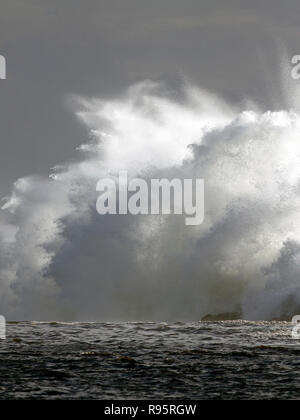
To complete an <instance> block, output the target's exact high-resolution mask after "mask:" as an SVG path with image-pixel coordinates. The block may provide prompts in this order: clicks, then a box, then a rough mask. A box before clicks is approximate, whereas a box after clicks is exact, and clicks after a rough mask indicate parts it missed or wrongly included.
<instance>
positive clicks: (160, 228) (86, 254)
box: [0, 81, 300, 321]
mask: <svg viewBox="0 0 300 420" xmlns="http://www.w3.org/2000/svg"><path fill="white" fill-rule="evenodd" d="M70 103H71V105H72V107H73V109H74V110H75V112H76V114H77V116H78V118H80V119H81V120H82V122H83V123H84V124H85V125H86V127H87V129H88V130H89V133H90V139H89V142H87V143H85V144H83V145H82V146H81V147H80V148H79V155H80V157H79V158H78V161H77V162H72V163H66V164H65V165H62V166H59V167H56V168H54V169H53V172H52V174H51V175H50V177H49V179H48V178H47V179H44V178H39V177H35V176H32V177H28V178H22V179H19V180H18V181H17V182H16V183H15V184H14V186H13V189H12V193H11V195H10V197H7V198H6V199H5V202H4V205H3V207H2V210H1V213H0V309H1V313H3V314H5V315H6V317H7V318H9V319H37V320H41V319H59V320H128V321H135V320H149V321H150V320H151V321H158V320H159V321H163V320H166V321H178V320H179V321H193V320H199V319H200V318H201V317H202V316H204V315H206V314H208V313H221V312H241V314H242V315H241V316H242V317H243V318H246V319H271V318H280V317H282V316H287V315H292V314H294V313H297V312H298V308H299V307H300V290H299V278H300V184H299V180H300V148H299V138H300V137H299V134H300V116H299V114H298V113H297V111H296V110H290V109H287V110H281V111H277V112H271V111H265V110H260V109H259V108H258V107H254V106H250V105H249V107H248V108H247V109H235V108H233V107H232V106H230V105H229V104H227V103H225V102H224V101H222V100H221V99H220V98H218V97H216V96H214V95H211V94H209V93H207V92H205V91H203V90H201V89H199V88H196V87H195V86H186V88H185V89H184V92H182V94H181V95H175V94H174V93H172V92H168V90H167V89H166V88H165V87H164V86H161V85H158V84H155V83H152V82H149V81H146V82H143V83H140V84H138V85H136V86H133V87H131V88H130V89H128V90H127V91H126V93H125V94H123V95H120V97H119V98H117V99H116V98H115V99H111V100H100V99H95V98H75V97H72V98H70ZM121 170H127V171H128V173H129V175H130V176H132V177H142V178H145V179H150V178H182V179H183V178H203V179H204V180H205V220H204V223H203V224H202V225H200V226H186V225H185V223H184V217H185V216H184V215H183V216H178V215H172V216H130V215H122V216H121V215H120V216H109V215H108V216H99V215H98V214H97V212H96V200H97V197H98V195H97V192H96V183H97V181H98V180H99V178H101V177H108V176H112V177H114V176H115V177H117V175H118V172H119V171H121Z"/></svg>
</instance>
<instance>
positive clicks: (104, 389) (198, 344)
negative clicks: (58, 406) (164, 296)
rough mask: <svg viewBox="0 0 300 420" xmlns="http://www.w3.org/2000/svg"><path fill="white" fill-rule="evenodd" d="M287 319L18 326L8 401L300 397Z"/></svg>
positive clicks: (11, 345) (6, 343) (3, 361)
mask: <svg viewBox="0 0 300 420" xmlns="http://www.w3.org/2000/svg"><path fill="white" fill-rule="evenodd" d="M292 331H293V325H292V324H291V323H289V322H279V321H273V322H250V321H238V320H237V321H218V322H190V323H186V322H174V323H164V322H162V323H154V322H87V323H85V322H74V323H63V322H14V323H8V324H7V337H6V339H5V340H0V398H1V399H2V400H4V399H11V400H12V399H13V400H15V399H18V400H20V399H37V400H40V399H45V400H50V399H72V400H74V399H83V400H90V399H98V400H104V399H105V400H107V399H108V400H124V399H125V400H131V399H135V400H139V399H140V400H150V399H159V400H161V399H168V400H176V399H191V400H216V399H218V400H220V399H222V400H238V399H247V400H248V399H299V398H300V377H299V376H300V339H297V338H295V337H294V338H293V336H292Z"/></svg>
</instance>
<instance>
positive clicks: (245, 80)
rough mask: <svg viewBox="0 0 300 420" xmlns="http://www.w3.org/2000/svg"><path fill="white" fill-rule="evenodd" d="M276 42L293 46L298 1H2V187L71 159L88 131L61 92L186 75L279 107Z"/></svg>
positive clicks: (101, 92)
mask: <svg viewBox="0 0 300 420" xmlns="http://www.w3.org/2000/svg"><path fill="white" fill-rule="evenodd" d="M281 48H286V50H287V52H288V53H290V54H291V55H293V54H299V53H300V2H299V0H286V1H284V2H283V1H282V0H263V1H262V0H252V1H251V2H250V1H244V0H240V1H234V0H227V1H224V0H151V1H149V0H85V1H82V0H51V1H50V0H47V1H46V0H0V53H1V54H3V55H4V56H5V57H6V60H7V80H5V81H3V80H1V81H0V129H1V131H0V138H1V143H0V144H1V153H0V195H4V194H7V193H8V192H9V190H10V185H11V183H12V182H14V181H15V180H16V179H17V178H18V177H21V176H25V175H29V174H47V173H48V171H49V169H50V168H51V167H52V166H53V165H55V164H58V163H62V162H64V161H66V160H70V159H74V158H75V156H76V152H75V149H76V146H78V145H79V144H81V143H83V142H85V141H86V140H87V137H88V133H87V130H86V129H85V127H83V126H82V125H81V124H80V123H79V122H78V121H77V120H76V118H75V117H74V115H73V112H72V110H70V109H69V108H68V106H67V105H66V96H67V95H68V94H80V95H89V96H99V97H101V96H112V95H116V94H118V93H119V92H120V91H123V90H124V89H126V88H127V87H128V86H129V85H131V84H133V83H135V82H138V81H141V80H144V79H153V80H159V81H163V82H166V83H167V84H170V85H171V86H173V87H175V88H176V86H177V85H178V84H180V81H181V80H182V77H188V78H190V79H191V80H192V81H193V82H195V83H197V84H199V85H201V86H203V87H205V88H207V89H209V90H212V91H214V92H216V93H218V94H220V95H222V96H223V97H225V99H227V100H229V101H232V102H241V101H243V100H245V99H249V100H252V101H255V102H258V103H260V104H263V106H266V107H273V108H276V107H280V106H281V104H280V94H279V93H278V92H279V87H278V84H277V83H276V76H275V75H276V73H277V72H278V67H279V61H278V60H279V55H280V51H281ZM277 90H278V92H277Z"/></svg>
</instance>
